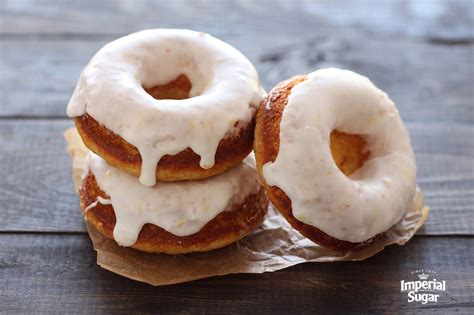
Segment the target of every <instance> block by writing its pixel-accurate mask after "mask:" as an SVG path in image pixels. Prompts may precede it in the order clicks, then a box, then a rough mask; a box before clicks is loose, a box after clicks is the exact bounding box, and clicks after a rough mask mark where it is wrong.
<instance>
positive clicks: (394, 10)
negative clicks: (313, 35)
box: [0, 0, 474, 42]
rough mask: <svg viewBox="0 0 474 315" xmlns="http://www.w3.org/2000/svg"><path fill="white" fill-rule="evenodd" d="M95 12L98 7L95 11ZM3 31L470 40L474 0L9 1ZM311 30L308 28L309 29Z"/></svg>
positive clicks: (1, 25) (0, 30) (5, 4)
mask: <svg viewBox="0 0 474 315" xmlns="http://www.w3.org/2000/svg"><path fill="white" fill-rule="evenodd" d="M91 8H94V9H91ZM0 13H1V14H2V15H3V17H2V19H0V34H6V35H10V36H11V35H22V34H26V35H32V34H33V35H45V34H46V35H49V36H51V35H59V36H62V35H71V34H72V35H89V36H97V35H101V34H124V33H128V32H132V31H134V30H139V29H145V28H154V27H176V28H195V29H199V30H202V31H207V32H209V31H211V32H219V33H220V34H235V33H240V32H242V31H248V32H260V31H265V32H266V33H272V32H280V31H282V30H283V31H286V32H288V33H290V32H292V33H294V34H299V35H301V34H302V33H307V32H308V31H310V32H312V31H317V30H318V29H325V30H327V29H332V28H335V27H358V28H360V29H362V30H364V31H368V32H378V33H391V34H397V35H409V36H424V37H427V38H431V37H432V38H437V39H448V40H449V39H450V40H451V41H453V40H457V42H459V41H460V40H470V39H472V36H473V34H472V23H473V19H474V12H473V11H472V2H471V1H470V0H448V1H446V0H418V1H416V2H411V1H403V0H397V1H394V0H377V1H374V0H357V1H349V0H331V1H320V0H319V1H318V0H316V1H305V0H293V1H291V2H289V1H285V0H260V1H246V0H212V1H186V0H175V1H166V0H155V1H147V0H136V1H133V2H132V3H131V2H130V1H127V0H102V1H101V2H100V4H98V3H97V1H94V0H83V1H81V2H80V3H78V2H75V1H71V0H68V1H59V2H58V1H55V0H46V1H41V2H39V3H38V2H37V1H35V0H22V1H18V0H5V1H2V6H1V7H0ZM305 26H307V27H308V28H305Z"/></svg>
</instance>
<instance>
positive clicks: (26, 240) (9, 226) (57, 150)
mask: <svg viewBox="0 0 474 315" xmlns="http://www.w3.org/2000/svg"><path fill="white" fill-rule="evenodd" d="M0 6H1V7H0V10H1V13H0V14H1V15H0V45H1V58H0V65H1V66H0V67H1V68H0V73H1V75H0V82H1V84H0V223H1V225H0V312H1V313H3V312H5V313H18V312H41V313H50V312H55V313H61V312H72V311H77V312H81V313H88V312H112V311H113V312H118V311H120V312H126V313H130V312H146V311H160V312H172V313H178V312H179V313H190V312H199V313H257V312H258V313H283V314H288V313H315V312H324V313H336V312H374V313H381V312H410V311H413V312H415V311H416V312H420V311H424V312H429V313H431V312H439V313H443V314H444V313H451V312H466V313H471V314H472V313H474V268H473V266H474V251H473V245H474V241H473V240H474V238H473V234H474V206H473V205H474V164H473V163H474V140H473V138H474V125H473V122H474V83H473V82H474V34H473V33H474V22H473V19H474V17H473V16H474V2H473V1H470V0H466V1H460V0H457V1H441V0H440V1H438V0H418V1H403V0H400V1H389V0H385V1H377V0H372V1H371V0H364V1H355V0H354V1H343V0H337V1H315V2H311V1H294V2H290V1H278V2H276V1H272V2H271V1H258V2H257V1H255V2H254V1H230V0H225V1H210V2H205V1H125V0H122V1H94V0H87V1H53V0H45V1H41V2H38V1H33V0H24V1H15V0H11V1H2V2H1V4H0ZM155 27H175V28H191V29H196V30H201V31H205V32H209V33H211V34H213V35H215V36H217V37H219V38H221V39H223V40H226V41H228V42H229V43H231V44H233V45H235V46H236V47H237V48H238V49H240V50H241V51H242V52H243V53H244V54H246V55H247V56H248V57H249V59H250V60H251V61H252V62H254V64H255V65H256V67H257V69H258V71H259V73H260V76H261V80H262V82H263V85H264V87H265V88H266V89H270V88H271V87H272V86H273V85H274V84H276V83H277V82H279V81H280V80H282V79H286V78H288V77H290V76H291V75H294V74H298V73H307V72H310V71H312V70H315V69H318V68H323V67H328V66H337V67H342V68H349V69H352V70H354V71H357V72H360V73H362V74H364V75H367V76H368V77H370V78H371V79H372V80H373V82H375V84H377V85H378V86H379V87H381V88H382V89H384V90H385V91H386V92H387V93H388V94H389V95H390V96H391V97H392V99H394V101H395V102H396V103H397V104H398V107H399V110H400V112H401V115H402V117H403V119H404V121H405V122H406V124H407V127H408V129H409V131H410V133H411V137H412V141H413V145H414V148H415V151H416V157H417V161H418V168H419V171H418V181H419V184H420V185H421V187H422V189H423V190H424V192H425V194H426V203H427V204H428V205H429V206H430V208H431V214H430V217H429V219H428V221H427V222H426V224H425V226H424V227H423V228H422V229H421V230H420V231H419V232H418V233H417V235H416V236H415V237H414V238H413V239H412V240H411V241H410V242H409V243H408V244H407V245H405V246H391V247H389V248H387V249H385V250H384V251H383V252H382V253H380V254H378V255H376V256H375V257H373V258H370V259H367V260H366V261H363V262H354V263H312V264H303V265H299V266H296V267H293V268H289V269H286V270H283V271H278V272H275V273H267V274H260V275H248V274H237V275H230V276H223V277H215V278H210V279H205V280H200V281H194V282H191V283H185V284H179V285H173V286H167V287H152V286H149V285H146V284H142V283H138V282H134V281H132V280H128V279H125V278H122V277H120V276H117V275H115V274H112V273H110V272H108V271H105V270H103V269H101V268H100V267H98V266H97V265H96V255H95V252H94V251H93V249H92V247H91V242H90V240H89V238H88V236H87V234H86V232H85V228H84V223H83V219H82V217H81V213H80V211H79V202H78V197H77V195H76V193H75V192H74V188H73V184H72V181H71V176H70V175H71V174H70V172H71V160H70V158H69V156H68V155H67V153H66V149H65V141H64V140H63V138H62V132H63V131H64V130H65V128H67V127H70V126H72V123H71V120H70V119H68V118H67V117H66V114H65V110H66V104H67V102H68V99H69V97H70V96H71V94H72V90H73V87H74V86H75V84H76V80H77V78H78V76H79V73H80V71H81V69H82V68H83V67H84V66H85V64H86V63H87V61H88V60H89V59H90V58H91V56H92V55H93V54H94V52H95V51H97V50H98V49H99V48H100V47H101V46H102V45H104V44H105V43H107V42H108V41H110V40H112V39H114V38H117V37H119V36H121V35H124V34H127V33H130V32H133V31H137V30H141V29H145V28H155ZM417 269H430V270H434V271H436V272H437V273H438V277H439V279H442V280H446V282H447V289H448V291H447V292H446V294H443V295H442V296H441V300H440V302H439V303H437V304H433V303H431V304H426V305H422V304H419V303H408V302H407V296H406V294H402V293H400V281H401V280H404V279H407V278H409V277H410V273H411V272H412V271H414V270H417Z"/></svg>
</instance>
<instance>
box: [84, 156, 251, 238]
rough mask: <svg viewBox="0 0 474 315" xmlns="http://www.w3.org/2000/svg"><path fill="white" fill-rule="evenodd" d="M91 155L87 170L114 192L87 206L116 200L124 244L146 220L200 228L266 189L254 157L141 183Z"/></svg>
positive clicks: (171, 227)
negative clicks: (208, 173)
mask: <svg viewBox="0 0 474 315" xmlns="http://www.w3.org/2000/svg"><path fill="white" fill-rule="evenodd" d="M86 160H87V169H86V173H87V172H91V173H92V174H93V175H94V177H95V179H96V182H97V185H98V186H99V187H100V189H101V190H102V191H103V192H105V193H106V194H107V195H108V196H109V198H110V199H104V198H100V197H99V198H98V199H97V201H95V202H94V203H92V204H91V205H89V206H88V207H87V208H86V211H87V209H88V208H92V207H94V206H95V205H97V203H102V204H111V205H112V206H113V208H114V212H115V216H116V224H115V228H114V231H113V235H114V239H115V240H116V242H117V243H118V244H119V245H122V246H132V245H133V244H135V242H136V240H137V238H138V235H139V233H140V231H141V229H142V227H143V225H145V224H146V223H152V224H154V225H157V226H159V227H161V228H163V229H165V230H166V231H168V232H170V233H172V234H174V235H177V236H187V235H191V234H194V233H197V232H199V231H200V230H201V229H202V228H203V227H204V225H206V224H207V223H208V222H209V221H211V220H212V219H214V218H215V217H216V216H217V215H218V214H219V213H221V212H223V211H226V210H228V209H229V210H230V209H231V207H232V206H233V205H235V204H239V203H242V202H243V201H244V200H245V199H246V198H247V197H248V196H250V195H252V194H255V193H257V192H258V191H259V189H260V186H259V184H258V180H257V174H256V171H255V168H254V167H253V166H252V161H251V160H249V158H247V159H246V160H244V162H242V163H240V164H238V165H237V166H235V167H234V168H232V169H230V170H228V171H227V172H225V173H223V174H220V175H217V176H214V177H211V178H208V179H204V180H199V181H182V182H158V183H157V184H156V185H155V186H153V187H147V186H144V185H142V184H140V182H139V181H138V179H137V178H136V177H134V176H132V175H130V174H128V173H125V172H123V171H120V170H118V169H116V168H113V167H112V166H110V165H109V164H107V162H106V161H105V160H103V159H102V158H101V157H99V156H98V155H96V154H94V153H92V152H90V153H89V154H88V156H87V159H86ZM236 211H238V210H236Z"/></svg>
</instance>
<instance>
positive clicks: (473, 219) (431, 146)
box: [0, 120, 474, 235]
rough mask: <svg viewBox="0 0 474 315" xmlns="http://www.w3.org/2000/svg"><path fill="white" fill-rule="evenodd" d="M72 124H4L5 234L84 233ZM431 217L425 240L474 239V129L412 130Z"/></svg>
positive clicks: (0, 193) (0, 154) (1, 204)
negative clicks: (69, 144)
mask: <svg viewBox="0 0 474 315" xmlns="http://www.w3.org/2000/svg"><path fill="white" fill-rule="evenodd" d="M71 125H72V123H71V122H70V121H68V120H0V178H1V179H2V180H1V181H0V222H2V225H1V226H0V231H68V232H83V231H84V226H83V223H82V218H81V215H80V212H79V207H78V198H77V196H76V194H75V192H74V188H73V185H72V181H71V176H70V172H71V169H70V167H71V166H70V165H71V161H70V158H69V157H68V155H67V153H66V149H65V145H66V144H65V141H64V140H63V137H62V132H63V131H64V129H65V128H67V127H69V126H71ZM408 128H409V130H410V132H411V137H412V142H413V145H414V149H415V152H416V156H417V160H418V180H419V183H420V185H421V187H422V189H423V190H424V192H425V194H426V204H428V205H429V206H430V207H431V215H430V217H429V219H428V221H427V222H426V225H425V226H424V227H423V228H422V230H421V231H420V234H429V235H437V234H474V208H473V205H474V166H473V163H474V142H473V141H467V139H471V138H472V136H473V135H474V126H468V125H450V124H442V123H430V124H427V123H410V124H408Z"/></svg>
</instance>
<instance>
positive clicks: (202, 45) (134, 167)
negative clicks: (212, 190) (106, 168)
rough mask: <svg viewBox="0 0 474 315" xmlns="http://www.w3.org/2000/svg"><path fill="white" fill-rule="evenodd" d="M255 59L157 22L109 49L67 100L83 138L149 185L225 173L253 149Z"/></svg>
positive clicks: (94, 61) (211, 39)
mask: <svg viewBox="0 0 474 315" xmlns="http://www.w3.org/2000/svg"><path fill="white" fill-rule="evenodd" d="M263 94H264V92H263V90H262V88H261V87H260V84H259V80H258V75H257V72H256V70H255V68H254V67H253V65H252V64H251V63H250V62H249V61H248V60H247V59H246V58H245V57H244V56H243V55H242V54H241V53H240V52H239V51H237V50H236V49H235V48H233V47H231V46H230V45H228V44H226V43H224V42H222V41H220V40H218V39H216V38H214V37H212V36H210V35H208V34H204V33H198V32H193V31H189V30H171V29H155V30H146V31H141V32H138V33H134V34H131V35H128V36H125V37H122V38H119V39H117V40H115V41H113V42H111V43H109V44H107V45H106V46H104V47H103V48H102V49H101V50H99V52H97V54H96V55H95V56H94V57H93V58H92V59H91V61H90V62H89V64H88V65H87V66H86V68H85V69H84V70H83V71H82V73H81V76H80V78H79V82H78V84H77V86H76V89H75V91H74V93H73V96H72V97H71V100H70V101H69V104H68V109H67V113H68V115H69V116H70V117H74V121H75V124H76V127H77V129H78V131H79V134H80V135H81V138H82V140H83V141H84V143H85V145H86V146H87V147H88V148H89V149H91V150H92V151H94V152H95V153H97V154H98V155H100V156H101V157H102V158H104V159H105V160H107V162H108V163H110V164H111V165H112V166H114V167H117V168H119V169H121V170H123V171H126V172H128V173H130V174H133V175H135V176H140V182H141V183H142V184H144V185H147V186H153V185H154V184H155V182H156V179H158V180H162V181H177V180H195V179H202V178H207V177H210V176H213V175H216V174H220V173H222V172H224V171H225V170H227V169H229V168H231V167H232V166H234V165H236V164H237V163H239V162H240V161H242V160H243V159H244V158H245V156H247V155H248V154H249V153H250V151H251V150H252V146H253V133H254V124H255V121H254V116H255V112H256V108H257V106H258V104H259V103H260V101H261V99H262V97H263Z"/></svg>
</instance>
